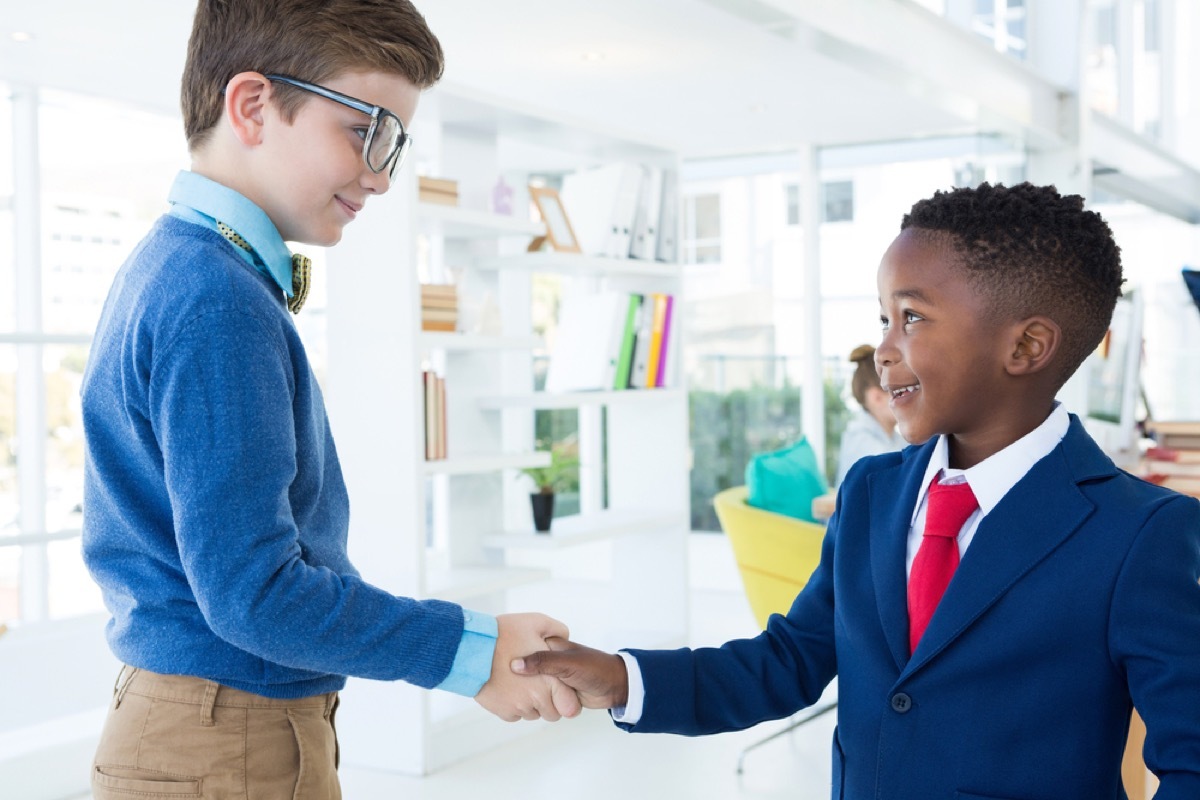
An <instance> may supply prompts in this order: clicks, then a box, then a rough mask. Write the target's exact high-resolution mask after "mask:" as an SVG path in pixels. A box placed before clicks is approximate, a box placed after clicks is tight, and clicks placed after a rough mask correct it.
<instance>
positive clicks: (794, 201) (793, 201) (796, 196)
mask: <svg viewBox="0 0 1200 800" xmlns="http://www.w3.org/2000/svg"><path fill="white" fill-rule="evenodd" d="M784 191H785V192H786V195H787V196H786V198H785V202H786V203H787V224H788V225H799V224H800V185H799V184H796V183H789V184H788V185H787V186H785V187H784Z"/></svg>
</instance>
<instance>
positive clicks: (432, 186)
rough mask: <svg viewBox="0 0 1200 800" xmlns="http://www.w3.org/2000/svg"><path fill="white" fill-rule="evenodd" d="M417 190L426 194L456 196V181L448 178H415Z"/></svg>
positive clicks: (420, 176) (421, 176)
mask: <svg viewBox="0 0 1200 800" xmlns="http://www.w3.org/2000/svg"><path fill="white" fill-rule="evenodd" d="M417 189H419V190H421V191H428V192H442V193H445V194H458V181H456V180H452V179H450V178H433V177H430V176H428V175H419V176H417Z"/></svg>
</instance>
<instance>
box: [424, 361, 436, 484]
mask: <svg viewBox="0 0 1200 800" xmlns="http://www.w3.org/2000/svg"><path fill="white" fill-rule="evenodd" d="M421 387H422V389H423V390H424V397H425V402H424V409H425V415H424V416H425V460H426V461H433V460H434V459H435V458H436V457H437V456H436V455H435V442H434V425H435V420H434V416H433V406H434V403H435V402H436V401H437V387H436V386H435V385H434V376H433V372H432V371H430V370H422V372H421Z"/></svg>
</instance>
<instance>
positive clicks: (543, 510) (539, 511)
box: [529, 492, 554, 533]
mask: <svg viewBox="0 0 1200 800" xmlns="http://www.w3.org/2000/svg"><path fill="white" fill-rule="evenodd" d="M529 502H530V504H531V505H532V506H533V528H534V530H536V531H539V532H541V533H545V532H547V531H549V530H550V519H551V518H552V517H553V516H554V493H553V492H546V493H543V492H536V493H534V494H531V495H529Z"/></svg>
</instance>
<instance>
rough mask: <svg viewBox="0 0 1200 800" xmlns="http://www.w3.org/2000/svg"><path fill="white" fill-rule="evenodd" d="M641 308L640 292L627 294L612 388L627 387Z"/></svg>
mask: <svg viewBox="0 0 1200 800" xmlns="http://www.w3.org/2000/svg"><path fill="white" fill-rule="evenodd" d="M641 308H642V296H641V295H640V294H631V295H629V303H628V304H627V305H626V307H625V321H624V323H623V325H622V327H621V349H620V351H619V352H618V353H617V367H616V370H615V371H614V372H613V384H612V387H613V388H614V389H628V388H629V370H630V368H631V367H632V366H633V346H634V343H635V342H636V341H637V323H638V312H639V311H641Z"/></svg>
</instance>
